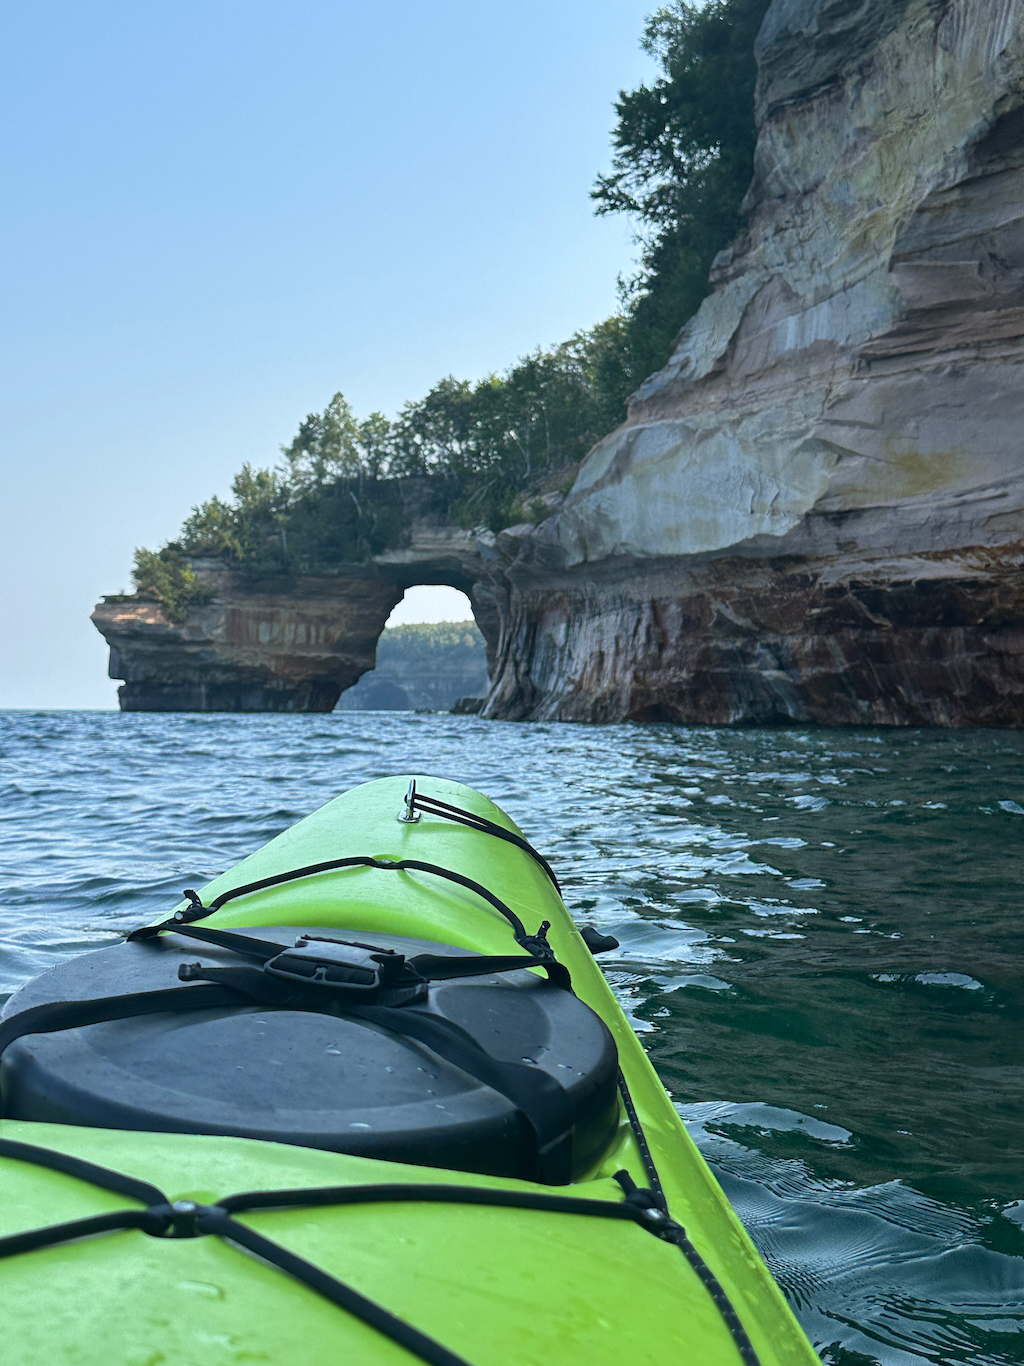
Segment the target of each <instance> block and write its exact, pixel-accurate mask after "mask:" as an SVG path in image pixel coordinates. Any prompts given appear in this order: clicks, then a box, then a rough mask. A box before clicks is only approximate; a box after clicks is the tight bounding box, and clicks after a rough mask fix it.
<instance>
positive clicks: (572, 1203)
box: [217, 1181, 650, 1227]
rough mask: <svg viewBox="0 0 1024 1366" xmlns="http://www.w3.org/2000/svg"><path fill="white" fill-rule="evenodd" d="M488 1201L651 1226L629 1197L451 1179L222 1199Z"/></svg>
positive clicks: (267, 1205) (246, 1202)
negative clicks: (559, 1192) (603, 1197)
mask: <svg viewBox="0 0 1024 1366" xmlns="http://www.w3.org/2000/svg"><path fill="white" fill-rule="evenodd" d="M404 1203H408V1204H429V1205H433V1204H441V1205H488V1206H491V1207H498V1208H500V1209H527V1210H540V1211H541V1212H542V1213H548V1214H579V1215H584V1216H588V1217H591V1218H599V1219H619V1220H625V1221H626V1222H629V1223H634V1224H640V1225H641V1226H643V1227H647V1225H648V1224H649V1222H650V1221H649V1220H648V1219H647V1218H646V1217H645V1216H644V1214H643V1212H642V1211H641V1210H639V1209H638V1208H637V1207H636V1206H635V1205H630V1204H629V1203H628V1202H627V1201H622V1202H620V1201H614V1200H594V1199H590V1198H588V1197H586V1196H581V1195H548V1194H547V1192H542V1191H516V1190H504V1189H502V1188H501V1187H490V1186H456V1185H450V1184H449V1183H447V1182H432V1183H431V1182H398V1181H389V1182H380V1183H379V1184H376V1185H369V1186H306V1187H298V1188H296V1189H294V1190H269V1191H242V1192H241V1193H240V1194H238V1195H228V1196H225V1198H224V1199H223V1200H218V1201H217V1206H218V1208H219V1209H224V1210H227V1211H228V1212H229V1213H237V1212H239V1211H244V1210H260V1209H300V1208H301V1209H316V1208H320V1207H323V1206H325V1205H378V1204H404Z"/></svg>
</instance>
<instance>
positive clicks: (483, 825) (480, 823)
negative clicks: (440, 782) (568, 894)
mask: <svg viewBox="0 0 1024 1366" xmlns="http://www.w3.org/2000/svg"><path fill="white" fill-rule="evenodd" d="M405 804H406V807H407V809H408V811H409V814H410V815H413V814H414V813H415V812H417V811H422V812H423V813H424V814H425V815H428V816H442V817H443V818H444V819H445V820H449V821H456V822H457V823H458V824H459V825H468V826H469V827H470V829H472V830H479V831H481V832H482V833H483V834H485V835H494V836H495V837H496V838H497V839H500V840H505V842H506V843H507V844H514V845H515V846H516V848H517V849H522V851H523V853H524V854H529V856H530V857H531V858H532V859H533V861H534V863H537V864H539V865H540V867H541V868H543V869H544V871H545V873H547V875H548V877H549V878H550V879H551V882H552V885H553V886H554V889H555V891H556V892H557V893H558V894H559V896H561V894H562V889H561V887H560V886H559V885H558V878H557V877H555V874H554V871H553V870H552V867H551V864H550V863H548V861H547V859H546V858H545V857H544V855H543V854H539V853H538V852H537V850H536V849H534V847H533V845H532V844H531V843H530V841H529V840H527V839H524V838H523V836H522V835H516V834H514V833H513V832H512V831H511V830H506V829H505V828H504V826H501V825H498V824H496V823H495V822H494V821H492V820H488V818H487V817H486V816H478V815H477V814H476V812H475V811H464V810H463V809H462V807H461V806H452V805H451V804H450V803H449V802H443V801H441V799H440V797H431V796H428V795H427V794H426V793H423V792H420V790H419V788H417V787H416V785H415V783H413V784H412V787H411V789H410V793H409V794H408V795H407V796H406V798H405Z"/></svg>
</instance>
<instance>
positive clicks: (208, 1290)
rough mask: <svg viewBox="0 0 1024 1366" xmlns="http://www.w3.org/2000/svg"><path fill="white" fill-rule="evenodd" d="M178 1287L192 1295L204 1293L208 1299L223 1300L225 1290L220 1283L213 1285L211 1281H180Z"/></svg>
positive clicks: (203, 1295) (204, 1296)
mask: <svg viewBox="0 0 1024 1366" xmlns="http://www.w3.org/2000/svg"><path fill="white" fill-rule="evenodd" d="M178 1289H179V1290H185V1291H187V1292H188V1293H189V1294H191V1295H202V1297H203V1298H204V1299H206V1300H222V1299H223V1298H224V1291H223V1290H222V1289H221V1287H220V1286H219V1285H212V1284H211V1283H210V1282H209V1281H179V1282H178Z"/></svg>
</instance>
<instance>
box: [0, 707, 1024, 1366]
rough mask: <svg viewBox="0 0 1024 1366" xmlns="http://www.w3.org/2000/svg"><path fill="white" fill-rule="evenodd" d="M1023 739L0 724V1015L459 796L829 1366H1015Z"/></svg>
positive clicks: (101, 720) (151, 719) (175, 722)
mask: <svg viewBox="0 0 1024 1366" xmlns="http://www.w3.org/2000/svg"><path fill="white" fill-rule="evenodd" d="M1022 760H1024V735H1020V734H1017V733H1014V732H996V731H974V732H967V731H956V732H950V731H945V732H928V731H899V732H885V731H869V730H850V731H845V730H844V731H838V730H827V731H814V730H806V731H805V730H773V731H758V730H715V731H711V730H684V729H681V728H678V727H674V726H668V725H657V726H614V727H607V728H585V727H570V726H556V725H532V726H514V725H503V724H498V723H488V722H484V721H480V720H478V719H477V718H474V717H448V716H420V715H412V714H409V713H358V712H356V713H352V712H349V713H335V714H334V715H331V716H144V715H123V716H122V715H119V714H116V713H104V712H83V713H72V712H51V713H27V712H20V713H18V712H7V713H0V803H2V805H0V810H2V813H3V819H2V821H0V889H2V891H0V902H2V909H0V999H2V997H3V996H4V995H5V994H6V993H9V992H10V991H12V990H13V989H14V988H15V987H17V986H18V985H19V984H20V983H21V982H23V981H25V980H26V978H28V977H29V976H31V975H32V974H34V973H37V972H39V971H41V970H42V969H43V968H46V967H49V966H50V965H51V964H53V963H55V962H57V961H58V960H60V959H61V958H62V957H65V956H66V955H68V954H72V953H78V952H81V951H82V950H83V949H88V948H93V947H96V946H98V945H102V944H105V943H109V942H110V941H111V940H112V938H113V937H115V936H116V935H117V934H118V933H119V932H121V931H123V930H125V929H127V928H129V927H131V926H133V925H137V924H139V923H141V922H143V921H146V920H148V919H150V918H152V917H154V916H156V915H158V914H161V913H163V912H165V911H166V910H167V908H168V907H169V906H170V905H171V904H172V902H173V901H174V900H175V899H176V898H177V897H178V895H179V893H180V890H181V888H183V887H187V886H195V885H200V884H201V883H202V882H203V881H205V880H207V879H208V878H210V877H212V876H213V875H214V874H216V873H218V872H220V871H221V870H222V869H224V868H227V867H230V866H231V865H232V864H234V863H235V862H236V861H237V860H238V859H239V858H241V857H242V856H243V855H244V854H247V853H249V852H250V851H251V850H253V849H254V848H256V847H257V846H259V845H260V844H262V843H264V842H265V841H266V840H268V839H269V838H270V837H271V836H272V835H275V834H277V833H278V831H280V830H282V829H283V828H284V827H286V826H287V825H289V824H291V823H292V822H294V821H296V820H298V819H300V818H301V817H302V816H304V815H305V814H307V812H309V811H311V810H312V809H313V808H315V807H316V806H318V805H320V804H321V803H322V802H324V801H326V800H327V799H328V798H330V797H332V796H334V795H336V794H337V793H338V792H341V791H344V790H345V789H346V788H348V787H351V786H352V785H353V784H355V783H358V782H362V781H364V780H366V779H369V778H376V777H380V776H383V775H386V774H392V773H396V772H408V771H419V772H423V773H436V774H440V775H444V776H446V777H452V778H457V779H460V780H461V781H464V782H467V783H470V784H471V785H473V786H474V787H478V788H480V789H481V790H482V791H484V792H486V793H487V794H488V795H489V796H491V797H493V798H494V799H495V800H496V801H497V802H499V803H500V804H501V805H502V806H504V807H505V808H506V809H507V810H508V811H509V812H510V813H511V814H512V815H513V816H514V817H515V819H516V820H517V821H518V822H519V823H520V825H521V826H523V828H524V829H525V830H526V831H527V833H528V834H529V835H530V837H531V838H532V839H533V841H534V842H535V843H536V844H537V845H538V846H539V848H540V849H541V850H543V851H544V852H545V853H547V854H548V855H549V856H550V857H551V859H552V861H553V863H554V864H555V866H556V869H557V871H558V873H559V876H560V877H561V879H562V882H563V885H564V887H565V891H566V899H567V901H568V904H569V906H570V909H571V910H572V911H573V912H574V913H575V914H577V915H579V916H585V917H586V918H587V919H588V920H590V921H592V922H593V923H595V924H597V925H598V926H599V927H600V928H601V929H603V930H608V931H613V932H614V933H615V934H616V936H617V937H618V938H619V939H620V940H621V948H620V950H619V951H618V952H617V953H615V954H613V955H610V956H609V957H610V960H609V957H604V958H603V959H602V961H603V962H604V963H605V966H606V968H607V971H608V974H609V976H610V978H611V980H612V982H613V985H614V987H615V990H616V992H617V993H618V996H619V999H620V1000H621V1002H622V1004H623V1006H624V1007H625V1008H626V1010H627V1013H628V1014H629V1017H630V1019H631V1020H632V1021H633V1023H634V1025H635V1027H636V1028H637V1029H638V1030H639V1031H640V1032H641V1035H642V1037H643V1040H644V1043H645V1044H646V1045H647V1047H648V1048H649V1050H650V1054H651V1057H652V1058H653V1060H654V1062H655V1064H656V1066H657V1067H658V1069H659V1071H660V1072H661V1075H662V1077H663V1079H664V1081H665V1083H666V1085H667V1086H668V1087H669V1089H670V1091H671V1092H672V1095H673V1097H674V1099H675V1101H676V1103H677V1105H678V1107H679V1110H680V1112H681V1113H682V1114H683V1116H684V1117H685V1118H686V1120H687V1122H688V1124H689V1126H690V1129H691V1132H692V1133H693V1135H694V1137H695V1138H696V1140H697V1142H698V1143H699V1144H700V1146H701V1148H702V1149H703V1151H704V1153H705V1155H706V1156H707V1158H708V1160H709V1161H710V1163H711V1165H712V1167H713V1168H714V1170H715V1172H716V1174H717V1175H718V1178H719V1180H720V1181H721V1182H722V1184H723V1186H724V1187H725V1189H726V1191H727V1193H728V1195H729V1197H730V1199H731V1200H732V1201H733V1203H734V1205H735V1206H736V1208H737V1210H738V1211H739V1213H740V1215H741V1217H742V1218H743V1219H744V1221H745V1222H746V1224H747V1227H748V1228H749V1229H750V1231H751V1233H752V1235H753V1237H754V1239H755V1241H756V1242H757V1244H758V1246H759V1247H760V1248H761V1251H762V1253H763V1254H764V1256H765V1257H766V1258H767V1260H768V1262H769V1263H770V1265H771V1267H772V1269H773V1271H774V1272H775V1274H776V1276H777V1277H778V1279H779V1281H780V1282H781V1284H782V1286H783V1288H784V1289H785V1291H786V1293H787V1295H789V1297H790V1298H791V1300H792V1302H793V1304H794V1307H795V1308H796V1311H797V1313H798V1315H799V1316H800V1318H801V1320H802V1322H803V1323H804V1325H805V1326H806V1328H807V1331H808V1333H809V1334H810V1335H811V1337H812V1339H813V1340H814V1342H815V1343H816V1344H817V1346H818V1348H819V1351H820V1352H821V1354H822V1356H823V1357H824V1358H825V1360H826V1361H828V1362H831V1363H836V1366H863V1364H864V1363H869V1362H879V1363H883V1364H884V1366H911V1364H912V1363H920V1362H929V1363H972V1366H973V1364H974V1363H979V1364H980V1363H985V1364H986V1366H989V1364H992V1366H994V1364H995V1363H1004V1362H1007V1363H1009V1362H1022V1361H1024V1156H1022V1147H1024V935H1022V915H1021V891H1020V871H1021V854H1022V851H1024V763H1022Z"/></svg>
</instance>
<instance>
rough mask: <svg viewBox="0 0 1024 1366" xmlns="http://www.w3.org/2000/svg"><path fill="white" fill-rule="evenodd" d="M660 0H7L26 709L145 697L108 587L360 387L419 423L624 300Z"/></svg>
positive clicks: (12, 368)
mask: <svg viewBox="0 0 1024 1366" xmlns="http://www.w3.org/2000/svg"><path fill="white" fill-rule="evenodd" d="M652 8H654V3H653V0H543V3H541V0H516V3H515V4H508V3H504V4H495V3H488V2H487V0H475V2H474V3H470V2H469V0H433V2H431V0H418V3H410V0H393V2H392V3H391V4H389V5H387V6H374V5H368V4H366V3H365V0H360V2H359V3H354V2H350V0H288V3H287V4H286V3H284V2H283V0H244V3H242V0H203V2H202V3H196V2H195V0H175V3H174V4H173V5H172V4H169V3H162V2H161V0H147V3H145V4H139V3H138V0H130V2H129V0H123V3H116V0H90V3H88V4H82V3H81V0H75V3H72V2H71V0H63V2H61V3H58V2H57V0H53V2H50V0H32V3H31V4H21V5H14V6H10V7H8V9H7V11H6V17H5V24H4V29H5V32H4V42H3V50H2V53H0V68H2V80H0V87H2V96H0V125H2V127H3V130H4V131H3V159H2V170H0V174H2V177H3V181H4V184H3V195H2V203H3V206H4V207H3V209H2V216H0V231H2V244H0V247H2V259H3V261H4V265H5V274H6V279H5V282H4V289H3V304H2V316H3V329H2V348H3V354H2V365H3V381H2V393H0V412H2V417H0V422H2V441H3V445H2V448H0V449H2V460H3V468H2V484H0V487H2V490H3V498H4V510H5V515H4V518H3V532H4V534H3V536H2V538H0V568H2V573H3V587H4V591H3V593H2V595H0V603H2V607H0V612H2V619H0V640H2V642H3V644H2V658H0V707H2V706H7V707H12V706H13V707H68V706H72V707H78V706H81V707H96V706H100V707H104V706H112V705H116V697H115V688H116V684H114V683H112V682H110V681H108V680H107V679H106V677H105V674H106V647H105V646H104V644H103V641H102V640H101V638H100V636H99V635H98V634H97V633H96V631H95V630H94V628H93V627H92V626H91V625H90V623H89V620H88V616H89V612H90V611H91V609H92V606H93V604H94V603H95V602H96V601H97V599H98V598H99V596H100V595H101V594H103V593H110V592H117V591H119V590H121V589H123V588H125V587H127V586H128V585H129V574H130V569H131V559H132V550H133V549H134V547H135V546H137V545H149V546H157V545H159V544H160V543H162V542H163V541H165V540H167V539H168V538H169V537H171V536H173V535H174V533H175V532H176V530H177V528H178V526H179V525H180V523H181V520H182V518H183V517H184V516H185V515H186V514H187V513H188V511H189V508H190V507H191V506H192V505H193V504H194V503H197V502H199V501H201V500H202V499H204V498H206V497H208V496H209V495H210V494H212V493H215V492H219V493H222V494H223V493H224V492H226V490H227V487H228V484H229V481H230V478H231V475H232V474H233V473H234V471H235V470H236V469H237V468H238V467H239V465H240V464H241V463H242V461H243V460H251V461H254V462H256V463H262V464H269V463H272V462H273V461H274V460H275V459H276V458H277V454H278V447H279V446H280V445H281V443H282V442H285V441H287V440H289V439H290V437H291V436H292V435H293V433H294V431H295V429H296V427H297V425H298V423H299V421H300V420H301V419H302V417H303V416H304V415H305V414H306V413H307V412H309V411H311V410H314V409H319V408H322V407H323V406H324V404H325V403H326V402H327V401H328V399H329V398H330V396H331V394H332V393H333V392H334V391H335V390H336V389H341V390H343V392H344V393H345V394H346V396H347V397H348V398H349V400H350V401H351V403H352V404H353V406H354V407H355V409H356V412H357V413H358V414H360V415H362V414H365V413H367V412H369V411H371V410H372V409H374V408H379V409H382V410H383V411H385V412H388V413H391V412H394V411H395V410H396V409H397V408H398V407H399V406H400V405H401V404H402V402H404V401H405V400H406V399H409V398H415V397H418V396H420V395H421V394H422V393H424V392H425V391H426V390H427V389H428V388H429V387H430V385H431V384H432V383H434V381H436V380H437V379H439V378H440V377H441V376H443V375H445V374H448V373H453V374H455V375H458V376H460V377H465V378H476V377H478V376H482V375H484V374H486V373H488V372H489V371H491V370H502V369H504V368H505V367H506V366H508V365H510V364H512V363H513V362H514V361H515V360H516V358H517V357H518V356H519V355H521V354H523V353H524V352H526V351H529V350H530V349H532V348H533V347H534V346H536V345H538V344H544V345H546V344H550V343H553V342H557V341H561V340H564V339H565V338H566V337H568V336H569V335H571V333H573V332H574V331H576V330H577V329H579V328H582V327H588V326H590V325H592V324H593V323H595V322H597V321H598V320H599V319H601V318H603V317H606V316H607V315H608V314H609V313H610V312H612V311H613V310H614V307H615V280H616V276H617V275H618V274H619V273H620V272H623V271H628V270H629V269H630V268H631V266H632V262H633V258H634V252H635V249H634V247H633V245H632V243H631V241H630V237H629V229H628V225H627V224H626V223H624V222H622V221H618V220H608V219H598V218H595V217H594V216H593V213H592V205H591V202H590V200H589V199H588V191H589V189H590V186H591V184H592V182H593V179H594V176H595V175H596V174H597V172H599V171H600V170H602V169H605V168H607V165H608V161H609V133H610V130H611V127H612V124H613V122H614V114H613V110H612V101H613V100H614V99H615V96H616V94H617V92H618V91H619V89H621V88H623V87H626V88H628V87H630V86H633V85H635V84H636V83H637V82H638V81H640V80H642V79H645V78H647V77H648V76H649V75H650V73H651V71H652V66H651V63H650V61H649V59H647V58H646V57H645V56H644V55H643V54H642V53H641V52H640V49H639V45H638V40H639V37H640V34H641V30H642V27H643V20H644V17H645V15H646V14H647V13H648V12H649V11H650V10H651V9H652ZM442 615H443V613H442Z"/></svg>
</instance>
